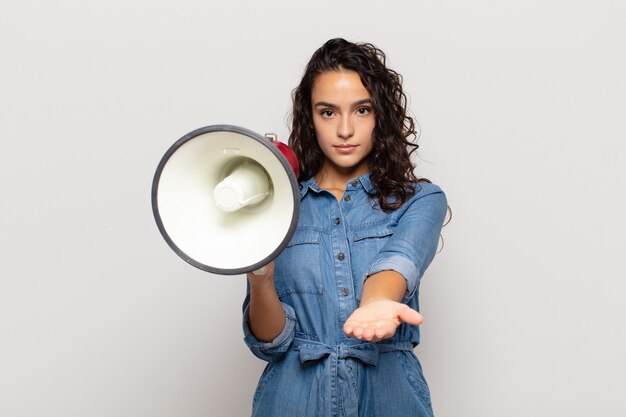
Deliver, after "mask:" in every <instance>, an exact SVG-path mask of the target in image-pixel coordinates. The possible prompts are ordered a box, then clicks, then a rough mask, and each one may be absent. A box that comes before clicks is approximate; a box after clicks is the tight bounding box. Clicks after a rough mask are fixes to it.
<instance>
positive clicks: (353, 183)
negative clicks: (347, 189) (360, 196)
mask: <svg viewBox="0 0 626 417" xmlns="http://www.w3.org/2000/svg"><path fill="white" fill-rule="evenodd" d="M350 185H352V186H353V187H356V186H357V185H359V182H358V181H356V180H355V181H352V182H351V183H350Z"/></svg>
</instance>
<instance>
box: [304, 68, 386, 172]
mask: <svg viewBox="0 0 626 417" xmlns="http://www.w3.org/2000/svg"><path fill="white" fill-rule="evenodd" d="M311 106H312V114H313V125H314V127H315V133H316V136H317V142H318V143H319V146H320V148H321V150H322V152H323V153H324V157H325V158H324V165H323V167H322V171H323V172H324V173H325V174H327V175H328V174H330V175H333V174H339V175H341V176H343V177H347V179H348V178H354V177H358V176H360V175H363V174H366V173H367V172H369V166H368V163H367V156H368V154H369V153H370V151H371V150H372V147H373V144H372V131H373V130H374V125H375V124H376V119H375V115H374V109H373V107H372V101H371V97H370V94H369V92H368V91H367V89H366V88H365V87H364V86H363V83H362V82H361V78H360V77H359V74H358V73H356V72H354V71H329V72H324V73H322V74H320V75H319V76H318V77H317V78H316V79H315V81H314V82H313V88H312V90H311Z"/></svg>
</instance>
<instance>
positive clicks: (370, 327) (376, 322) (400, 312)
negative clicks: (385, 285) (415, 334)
mask: <svg viewBox="0 0 626 417" xmlns="http://www.w3.org/2000/svg"><path fill="white" fill-rule="evenodd" d="M422 321H424V319H423V317H422V315H421V314H420V313H418V312H417V311H415V310H413V309H412V308H411V307H409V306H407V305H406V304H402V303H399V302H396V301H392V300H376V301H370V302H368V303H367V304H366V305H362V306H361V307H359V308H357V309H356V310H354V312H353V313H352V315H351V316H350V317H349V318H348V320H346V323H345V324H344V326H343V330H344V332H345V333H346V334H347V335H348V336H352V337H355V338H357V339H364V340H367V341H370V342H378V341H379V340H383V339H388V338H390V337H391V336H393V335H394V334H395V332H396V329H397V328H398V326H399V325H400V324H401V323H409V324H413V325H418V324H421V323H422Z"/></svg>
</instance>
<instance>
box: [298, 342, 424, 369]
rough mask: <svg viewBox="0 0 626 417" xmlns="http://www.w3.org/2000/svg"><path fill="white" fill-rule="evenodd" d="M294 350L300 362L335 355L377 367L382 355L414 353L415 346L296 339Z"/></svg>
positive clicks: (401, 343) (406, 343) (402, 343)
mask: <svg viewBox="0 0 626 417" xmlns="http://www.w3.org/2000/svg"><path fill="white" fill-rule="evenodd" d="M291 346H292V348H293V349H294V350H297V351H299V352H300V362H301V363H305V362H308V361H316V360H321V359H324V358H325V357H327V356H330V355H332V354H333V353H335V354H337V359H347V358H353V359H358V360H360V361H361V362H363V363H365V364H367V365H371V366H376V364H377V363H378V355H379V354H380V353H386V352H393V351H397V350H405V351H412V350H413V344H412V343H410V342H400V343H371V342H367V343H361V344H358V345H346V344H341V345H336V346H331V345H327V344H325V343H321V342H316V341H313V340H306V339H297V338H296V339H294V340H293V342H292V344H291Z"/></svg>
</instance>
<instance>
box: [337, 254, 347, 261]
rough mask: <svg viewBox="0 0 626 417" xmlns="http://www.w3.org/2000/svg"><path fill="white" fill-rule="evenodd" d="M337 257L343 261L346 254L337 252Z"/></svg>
mask: <svg viewBox="0 0 626 417" xmlns="http://www.w3.org/2000/svg"><path fill="white" fill-rule="evenodd" d="M337 259H339V260H340V261H343V260H344V259H346V255H344V254H343V252H339V254H338V255H337Z"/></svg>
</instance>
